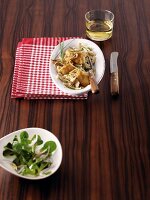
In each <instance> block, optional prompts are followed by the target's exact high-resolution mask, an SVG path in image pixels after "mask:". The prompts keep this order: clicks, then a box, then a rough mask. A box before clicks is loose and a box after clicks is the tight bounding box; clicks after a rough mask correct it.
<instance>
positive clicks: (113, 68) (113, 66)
mask: <svg viewBox="0 0 150 200" xmlns="http://www.w3.org/2000/svg"><path fill="white" fill-rule="evenodd" d="M117 59H118V52H112V53H111V55H110V73H111V75H110V90H111V95H112V96H116V95H118V94H119V77H118V65H117Z"/></svg>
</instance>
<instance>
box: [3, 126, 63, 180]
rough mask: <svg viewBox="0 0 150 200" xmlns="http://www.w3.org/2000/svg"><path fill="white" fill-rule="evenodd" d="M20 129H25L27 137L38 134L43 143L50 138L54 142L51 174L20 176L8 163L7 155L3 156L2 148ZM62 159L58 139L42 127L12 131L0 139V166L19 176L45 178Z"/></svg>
mask: <svg viewBox="0 0 150 200" xmlns="http://www.w3.org/2000/svg"><path fill="white" fill-rule="evenodd" d="M22 131H27V132H28V134H29V138H32V136H33V135H35V134H36V135H40V137H41V139H42V140H43V142H44V143H45V142H46V141H49V140H52V141H54V142H55V143H56V145H57V148H56V151H55V152H54V154H53V155H52V160H53V164H52V165H51V167H50V170H51V174H49V175H39V176H37V177H34V176H22V175H21V174H18V173H17V172H16V171H15V170H14V169H13V168H12V166H11V165H10V163H9V162H8V161H7V160H9V159H7V157H4V156H3V150H4V146H5V145H7V144H8V142H12V141H13V139H14V136H15V135H17V136H19V135H20V133H21V132H22ZM61 161H62V147H61V144H60V142H59V141H58V139H57V138H56V136H55V135H53V134H52V133H51V132H49V131H47V130H45V129H42V128H25V129H21V130H18V131H15V132H12V133H10V134H8V135H6V136H5V137H3V138H1V139H0V166H1V167H2V168H3V169H5V170H6V171H8V172H10V173H12V174H14V175H16V176H19V177H21V178H25V179H31V180H38V179H43V178H47V177H48V176H51V175H52V174H53V173H54V172H56V170H57V169H58V168H59V166H60V164H61Z"/></svg>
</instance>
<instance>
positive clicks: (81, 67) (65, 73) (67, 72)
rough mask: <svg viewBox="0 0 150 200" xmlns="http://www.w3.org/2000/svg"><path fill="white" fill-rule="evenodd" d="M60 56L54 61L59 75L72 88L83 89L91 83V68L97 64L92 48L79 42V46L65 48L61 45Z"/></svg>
mask: <svg viewBox="0 0 150 200" xmlns="http://www.w3.org/2000/svg"><path fill="white" fill-rule="evenodd" d="M60 48H61V49H60V56H59V57H58V58H56V59H54V60H52V62H53V63H54V64H55V66H56V71H57V73H58V74H57V77H58V78H59V79H60V80H61V81H62V82H63V84H64V85H65V86H66V87H68V88H71V89H82V88H84V87H86V86H87V85H89V84H90V81H89V70H91V66H90V63H89V59H90V61H91V63H92V65H94V64H95V61H96V55H95V53H94V52H93V50H92V48H90V47H88V46H86V45H83V44H81V43H80V44H79V46H78V47H69V48H68V49H66V50H64V48H63V45H60Z"/></svg>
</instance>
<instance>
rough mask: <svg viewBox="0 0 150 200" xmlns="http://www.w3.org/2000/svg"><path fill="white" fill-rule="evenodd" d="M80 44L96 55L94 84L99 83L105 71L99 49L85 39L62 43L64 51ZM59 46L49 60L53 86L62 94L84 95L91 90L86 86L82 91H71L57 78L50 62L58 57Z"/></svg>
mask: <svg viewBox="0 0 150 200" xmlns="http://www.w3.org/2000/svg"><path fill="white" fill-rule="evenodd" d="M80 43H82V44H83V45H87V46H88V47H91V48H92V49H93V52H94V53H95V54H96V63H95V65H94V66H95V68H96V75H95V79H96V82H97V83H99V82H100V81H101V79H102V77H103V75H104V71H105V59H104V55H103V53H102V51H101V49H100V48H99V47H98V46H97V45H96V44H95V43H94V42H92V41H90V40H86V39H69V40H65V41H64V44H63V45H64V50H66V49H68V48H69V47H79V44H80ZM60 45H61V43H60V44H58V45H57V46H56V47H55V49H54V50H53V52H52V54H51V58H50V74H51V77H52V80H53V82H54V83H55V85H56V86H57V87H58V88H59V89H60V90H61V91H63V92H65V93H68V94H71V95H78V94H82V93H86V92H88V91H90V90H91V86H90V85H88V86H86V87H85V88H83V89H80V90H73V89H70V88H67V87H66V86H65V85H64V84H63V82H62V81H61V80H59V79H58V78H57V71H56V67H55V65H54V64H53V63H52V60H54V59H56V58H57V57H58V56H59V55H60Z"/></svg>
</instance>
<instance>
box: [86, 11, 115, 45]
mask: <svg viewBox="0 0 150 200" xmlns="http://www.w3.org/2000/svg"><path fill="white" fill-rule="evenodd" d="M85 22H86V35H87V37H88V38H90V39H91V40H95V41H104V40H108V39H109V38H111V37H112V32H113V24H114V14H113V13H112V12H111V11H109V10H91V11H88V12H87V13H86V14H85Z"/></svg>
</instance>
